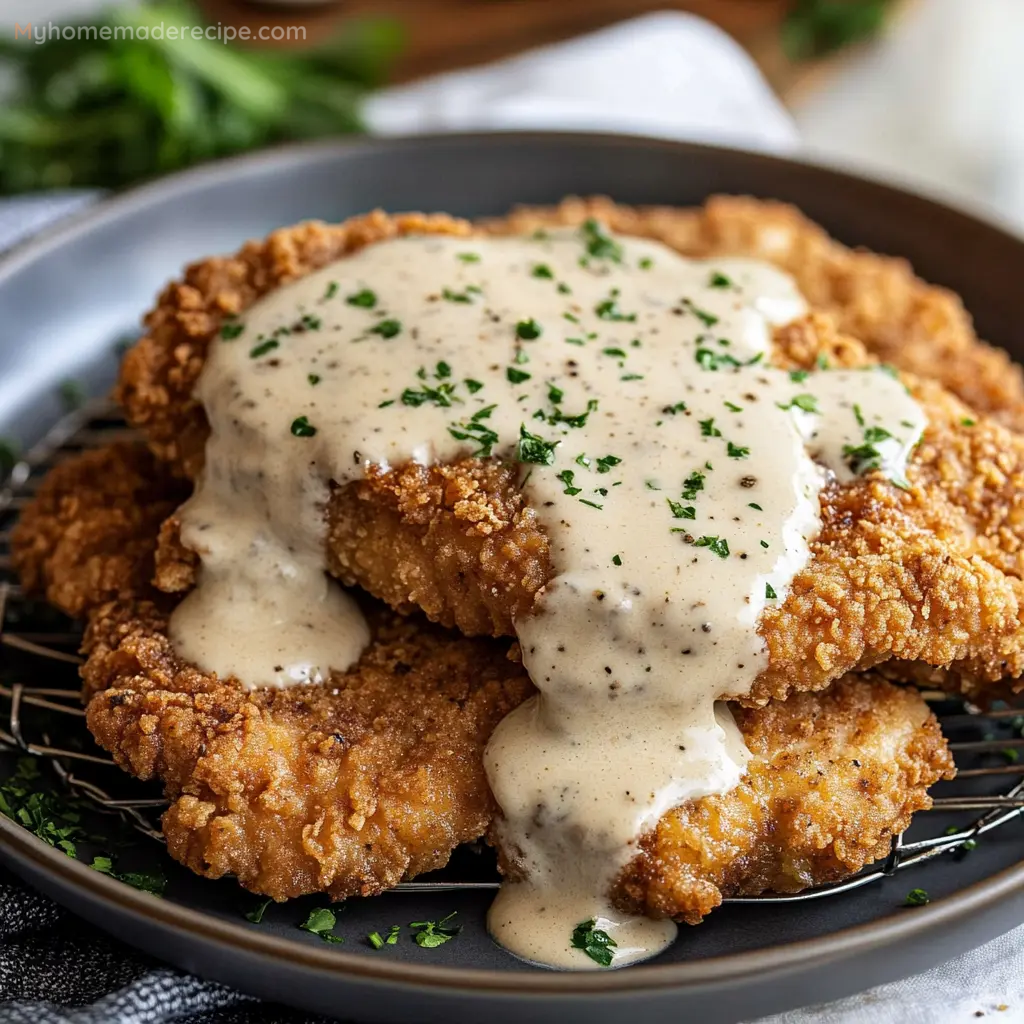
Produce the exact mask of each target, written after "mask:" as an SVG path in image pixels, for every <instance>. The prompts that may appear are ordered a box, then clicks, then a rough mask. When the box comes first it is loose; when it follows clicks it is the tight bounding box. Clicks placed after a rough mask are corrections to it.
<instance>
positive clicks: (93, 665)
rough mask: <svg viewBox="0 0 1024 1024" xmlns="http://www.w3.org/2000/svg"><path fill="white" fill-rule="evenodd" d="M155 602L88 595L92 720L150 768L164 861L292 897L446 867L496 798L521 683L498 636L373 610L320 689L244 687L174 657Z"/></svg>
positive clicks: (362, 888)
mask: <svg viewBox="0 0 1024 1024" xmlns="http://www.w3.org/2000/svg"><path fill="white" fill-rule="evenodd" d="M165 628H166V627H165V619H164V617H163V616H162V615H161V614H160V613H159V612H158V611H157V610H156V609H155V608H153V607H152V606H151V605H147V604H142V605H140V606H138V607H132V606H131V605H125V604H111V605H107V606H100V608H99V609H97V610H96V611H95V612H94V614H93V616H92V618H91V624H90V627H89V630H88V632H87V634H86V642H85V649H86V651H87V652H88V655H89V657H88V660H87V662H86V665H85V667H84V669H83V678H84V680H85V690H86V693H87V694H89V695H91V696H90V699H89V701H88V705H87V709H86V715H87V722H88V725H89V729H90V730H91V732H92V734H93V736H95V738H96V740H97V742H98V743H99V744H100V745H101V746H102V747H104V748H106V749H107V750H109V751H110V753H111V754H113V756H114V759H115V760H116V761H117V763H118V764H119V765H120V766H121V767H122V768H124V769H125V770H126V771H129V772H131V773H132V774H133V775H136V776H138V777H139V778H143V779H151V778H155V777H158V778H160V779H161V780H162V781H163V783H164V788H165V791H166V793H167V796H168V797H169V799H170V800H171V806H170V808H169V809H168V810H167V811H166V813H165V814H164V817H163V832H164V836H165V837H166V839H167V849H168V851H169V853H170V854H171V856H172V857H174V858H175V859H176V860H178V861H180V862H181V863H182V864H185V865H186V866H187V867H189V868H191V869H192V870H193V871H195V872H196V873H198V874H201V875H205V876H206V877H208V878H220V877H222V876H223V875H229V874H231V875H235V876H236V877H237V878H238V881H239V882H240V883H241V884H242V885H243V886H245V887H246V888H247V889H251V890H252V891H254V892H259V893H263V894H265V895H268V896H273V897H274V898H275V899H287V898H289V897H292V896H299V895H301V894H303V893H310V892H326V893H328V894H329V895H330V896H332V897H333V898H335V899H343V898H345V897H347V896H354V895H363V896H365V895H370V894H372V893H376V892H380V891H382V890H384V889H388V888H390V887H391V886H393V885H395V884H397V883H398V882H400V881H401V880H402V879H403V878H412V877H414V876H416V875H418V874H422V873H423V872H425V871H433V870H434V869H436V868H440V867H443V866H444V865H445V864H446V863H447V862H448V858H449V856H450V855H451V852H452V850H453V849H454V848H455V847H456V846H458V845H459V844H460V843H464V842H468V841H469V840H472V839H476V838H478V837H479V836H480V835H482V834H483V832H484V830H485V829H486V827H487V825H488V823H489V822H490V820H491V817H492V815H493V812H494V803H493V799H492V797H491V794H490V790H489V789H488V786H487V779H486V776H485V774H484V768H483V748H484V745H485V743H486V742H487V738H488V737H489V736H490V734H491V731H492V730H493V729H494V727H495V726H496V725H497V724H498V722H499V721H500V720H501V719H502V718H503V717H504V716H505V715H506V714H507V713H508V712H509V711H510V710H511V709H512V708H513V707H515V706H516V705H517V704H519V703H521V701H523V700H524V699H525V698H526V696H527V695H528V694H529V693H531V692H532V689H533V688H532V686H531V685H530V681H529V679H528V678H527V677H526V675H525V673H524V672H523V671H522V669H521V667H520V666H519V665H517V664H516V663H514V662H512V661H510V660H509V659H508V658H507V656H506V654H507V651H508V647H509V645H508V643H507V642H506V643H504V644H503V643H501V642H500V641H494V640H469V639H465V638H463V637H457V636H455V635H453V634H451V633H448V632H446V631H445V630H442V629H439V628H438V627H435V626H429V625H427V624H426V623H424V622H423V621H422V620H417V619H411V618H399V617H397V616H395V615H394V614H393V613H383V614H382V615H380V616H378V617H377V618H376V621H375V622H374V623H373V641H372V643H371V644H370V646H369V648H368V649H367V650H366V652H365V653H364V655H363V657H362V659H361V660H360V662H359V663H358V665H356V666H355V667H354V668H353V669H351V670H350V671H349V672H346V673H336V674H334V675H333V676H332V677H331V680H330V683H329V684H325V685H323V686H304V687H294V688H291V689H286V690H273V689H263V690H256V691H253V692H249V693H247V692H245V691H243V690H242V689H241V688H240V687H239V686H238V685H237V684H236V683H234V682H232V681H227V682H224V681H221V680H218V679H217V678H216V677H215V676H210V675H205V674H204V673H202V672H199V671H198V670H196V669H195V668H192V667H190V666H188V665H185V664H183V663H182V662H181V661H180V660H179V659H178V658H177V657H176V656H175V655H174V652H173V651H172V650H171V646H170V643H169V642H168V640H167V638H166V636H165V635H164V630H165Z"/></svg>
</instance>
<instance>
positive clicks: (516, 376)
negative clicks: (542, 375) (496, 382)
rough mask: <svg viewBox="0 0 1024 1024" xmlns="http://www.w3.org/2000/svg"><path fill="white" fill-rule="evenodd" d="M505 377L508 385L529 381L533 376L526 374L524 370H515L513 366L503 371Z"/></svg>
mask: <svg viewBox="0 0 1024 1024" xmlns="http://www.w3.org/2000/svg"><path fill="white" fill-rule="evenodd" d="M505 376H506V377H507V378H508V382H509V383H510V384H522V383H523V381H524V380H529V379H530V378H531V377H532V376H533V374H532V373H527V372H526V371H525V370H517V369H516V368H515V367H514V366H510V367H509V368H508V369H507V370H506V371H505Z"/></svg>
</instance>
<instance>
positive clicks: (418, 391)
mask: <svg viewBox="0 0 1024 1024" xmlns="http://www.w3.org/2000/svg"><path fill="white" fill-rule="evenodd" d="M454 392H455V385H454V384H452V383H451V381H447V380H443V381H440V382H439V383H438V385H437V387H430V385H428V384H423V385H422V386H421V387H419V388H406V389H405V390H404V391H403V392H402V405H411V406H412V407H413V408H417V409H418V408H419V407H420V406H421V405H425V404H426V403H427V402H429V403H431V405H436V406H438V407H440V408H444V409H447V408H449V407H450V406H451V404H452V402H457V401H459V399H458V398H456V397H455V395H454Z"/></svg>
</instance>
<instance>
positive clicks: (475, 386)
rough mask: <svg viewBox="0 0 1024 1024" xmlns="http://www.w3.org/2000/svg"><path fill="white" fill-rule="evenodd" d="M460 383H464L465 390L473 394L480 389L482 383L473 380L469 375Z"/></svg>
mask: <svg viewBox="0 0 1024 1024" xmlns="http://www.w3.org/2000/svg"><path fill="white" fill-rule="evenodd" d="M462 383H463V384H465V385H466V390H467V391H468V392H469V393H470V394H471V395H475V394H476V393H477V392H478V391H479V390H481V388H483V384H481V383H480V381H478V380H473V379H472V378H471V377H467V378H466V379H465V380H464V381H463V382H462Z"/></svg>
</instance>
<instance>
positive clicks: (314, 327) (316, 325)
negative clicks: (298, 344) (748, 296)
mask: <svg viewBox="0 0 1024 1024" xmlns="http://www.w3.org/2000/svg"><path fill="white" fill-rule="evenodd" d="M323 325H324V322H323V320H321V319H320V317H318V316H313V314H312V313H304V314H303V315H302V318H301V319H300V320H299V322H298V324H297V325H296V326H297V327H298V328H301V329H302V330H304V331H319V330H320V328H321V327H323Z"/></svg>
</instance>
